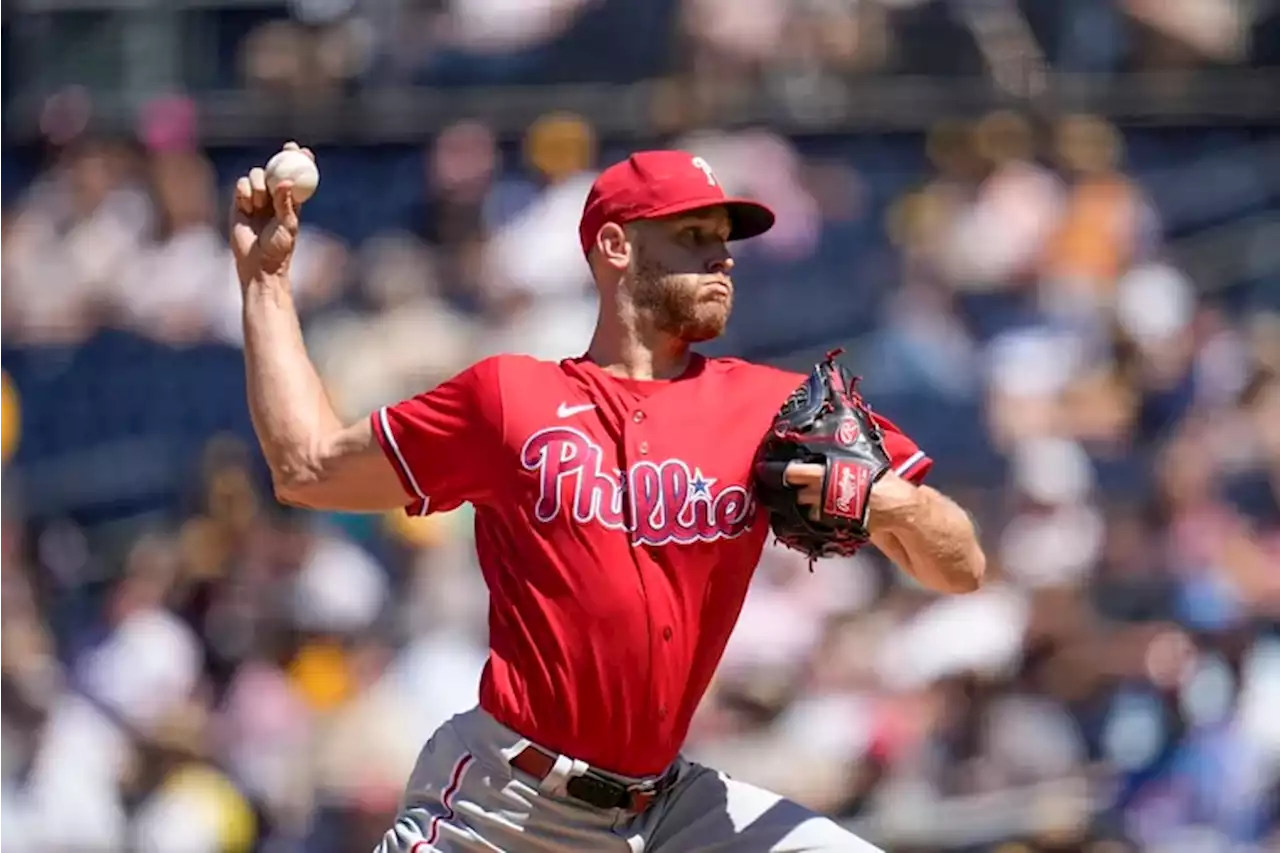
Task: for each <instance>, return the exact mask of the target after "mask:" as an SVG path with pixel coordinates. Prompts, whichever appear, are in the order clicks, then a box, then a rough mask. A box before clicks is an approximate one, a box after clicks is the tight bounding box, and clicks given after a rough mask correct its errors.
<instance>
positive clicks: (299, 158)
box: [265, 150, 320, 204]
mask: <svg viewBox="0 0 1280 853" xmlns="http://www.w3.org/2000/svg"><path fill="white" fill-rule="evenodd" d="M265 171H266V177H267V190H268V191H269V192H271V194H272V195H275V191H276V185H277V184H279V183H280V182H281V181H293V201H294V203H295V204H302V203H303V202H304V201H306V200H307V199H309V198H311V196H313V195H315V192H316V187H318V186H320V170H319V169H318V168H316V161H314V160H312V159H311V158H310V157H308V156H307V155H306V154H303V153H302V152H301V151H293V150H285V151H281V152H280V153H279V154H277V155H276V156H274V157H272V158H271V159H270V160H268V161H267V168H266V170H265Z"/></svg>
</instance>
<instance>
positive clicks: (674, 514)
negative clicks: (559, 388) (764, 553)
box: [520, 427, 757, 545]
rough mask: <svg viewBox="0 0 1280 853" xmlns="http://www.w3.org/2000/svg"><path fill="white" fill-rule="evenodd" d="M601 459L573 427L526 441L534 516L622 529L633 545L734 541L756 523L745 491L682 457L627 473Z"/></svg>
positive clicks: (525, 460) (753, 505)
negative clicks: (533, 478)
mask: <svg viewBox="0 0 1280 853" xmlns="http://www.w3.org/2000/svg"><path fill="white" fill-rule="evenodd" d="M604 459H605V454H604V451H603V449H601V447H600V445H599V444H596V443H595V442H594V441H592V440H591V439H590V438H588V437H587V435H586V434H585V433H582V432H579V431H578V430H576V429H572V428H570V427H550V428H548V429H543V430H539V431H538V432H535V433H534V434H533V435H531V436H529V439H528V440H527V441H526V442H525V443H524V448H523V449H522V450H521V452H520V461H521V463H522V464H523V465H524V468H525V470H527V471H531V472H533V473H534V474H535V475H536V476H537V478H538V495H537V499H536V501H535V503H534V506H533V514H534V517H535V518H537V520H538V521H540V522H542V523H544V524H550V523H552V522H554V521H556V520H557V519H558V518H559V517H560V516H561V515H564V516H565V517H566V518H567V519H568V520H571V521H573V522H577V523H578V524H588V523H595V524H599V525H600V526H602V527H604V528H606V529H608V530H622V531H627V532H628V533H630V534H631V542H632V544H633V545H668V544H673V543H674V544H688V543H691V542H714V541H716V540H718V539H733V538H735V537H737V536H740V535H741V534H742V533H744V532H746V531H748V530H750V529H751V527H752V525H753V524H754V522H755V518H756V507H757V504H756V501H755V498H754V497H753V496H752V495H751V494H750V493H749V492H748V491H747V489H746V487H744V486H741V485H736V484H735V485H725V486H721V485H719V484H718V483H717V482H716V478H715V477H708V476H706V475H705V474H704V473H703V472H702V471H701V470H700V469H699V468H698V467H697V466H691V465H689V464H688V463H687V462H685V461H684V460H682V459H667V460H665V461H663V462H650V461H647V460H646V461H644V462H637V463H635V464H634V465H632V466H631V467H630V468H629V469H628V470H627V471H619V470H618V469H616V468H606V466H605V465H604V461H603V460H604Z"/></svg>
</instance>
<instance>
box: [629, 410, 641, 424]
mask: <svg viewBox="0 0 1280 853" xmlns="http://www.w3.org/2000/svg"><path fill="white" fill-rule="evenodd" d="M631 420H633V421H635V422H636V423H640V422H641V421H643V420H644V412H641V411H639V410H636V413H635V414H634V415H632V416H631Z"/></svg>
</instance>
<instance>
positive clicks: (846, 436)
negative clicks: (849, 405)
mask: <svg viewBox="0 0 1280 853" xmlns="http://www.w3.org/2000/svg"><path fill="white" fill-rule="evenodd" d="M861 434H862V431H861V430H859V429H858V422H857V421H855V420H854V419H853V418H845V419H844V420H842V421H841V422H840V426H838V427H836V441H837V442H839V443H840V444H842V445H844V446H845V447H852V446H853V445H854V444H855V443H856V442H857V440H858V436H859V435H861Z"/></svg>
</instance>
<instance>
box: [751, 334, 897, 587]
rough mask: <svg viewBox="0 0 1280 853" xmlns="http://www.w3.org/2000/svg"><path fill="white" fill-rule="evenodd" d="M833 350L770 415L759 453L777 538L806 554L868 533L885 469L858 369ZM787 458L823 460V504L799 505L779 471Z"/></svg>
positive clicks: (815, 555)
mask: <svg viewBox="0 0 1280 853" xmlns="http://www.w3.org/2000/svg"><path fill="white" fill-rule="evenodd" d="M841 352H842V350H834V351H832V352H830V353H828V354H827V357H826V358H825V359H824V360H823V361H821V362H819V363H818V364H816V365H815V366H814V368H813V371H812V372H811V373H810V374H809V377H808V378H807V379H806V380H805V381H804V383H803V384H802V385H801V386H800V387H799V388H797V389H796V390H795V391H794V392H792V394H791V396H790V397H789V398H788V399H787V402H786V403H785V404H783V406H782V408H781V409H780V410H779V411H778V414H777V415H776V416H775V417H774V420H773V426H772V427H771V428H770V430H769V433H768V434H767V435H766V436H765V438H764V441H763V442H762V443H761V445H760V450H759V453H758V455H757V457H756V466H755V473H756V494H757V499H758V500H759V501H760V502H761V503H762V504H763V505H764V506H765V507H767V508H768V510H769V519H770V526H771V527H772V528H773V533H774V536H776V537H777V539H778V541H779V542H780V543H782V544H783V545H785V546H787V547H788V548H793V549H795V550H797V551H801V552H803V553H804V554H806V555H808V557H809V563H810V566H809V567H810V569H811V570H812V568H813V561H814V560H817V559H819V558H821V557H833V556H848V555H850V554H852V553H853V552H854V551H856V550H857V549H858V548H859V547H860V546H861V545H862V544H863V543H864V542H866V541H867V539H868V538H870V533H869V532H868V531H867V511H868V508H869V506H870V500H869V498H870V495H871V487H872V486H873V485H874V484H875V482H876V481H877V480H878V479H880V477H881V476H883V475H884V473H885V472H886V471H888V470H889V454H888V453H886V452H885V449H884V444H883V434H882V433H881V430H880V427H879V425H878V424H877V423H876V421H875V419H874V418H872V416H871V410H870V409H869V408H868V407H867V404H866V402H865V401H864V400H863V399H862V396H861V395H860V394H859V393H858V392H857V387H856V386H857V382H858V377H856V376H853V375H852V374H850V373H849V371H848V370H846V369H845V368H844V366H843V365H841V364H840V363H838V362H837V361H836V357H837V356H839V355H840V353H841ZM791 462H809V463H816V464H820V465H824V466H825V467H826V473H825V475H824V476H823V479H822V496H823V497H822V504H821V506H820V507H817V508H816V511H815V508H814V507H808V506H802V505H801V504H800V503H799V502H798V500H797V498H798V497H799V495H798V492H797V490H796V489H795V488H794V487H792V486H789V485H787V484H786V482H785V481H784V479H783V472H784V471H785V470H786V467H787V465H788V464H789V463H791Z"/></svg>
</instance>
